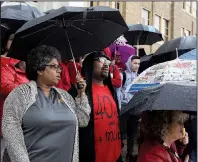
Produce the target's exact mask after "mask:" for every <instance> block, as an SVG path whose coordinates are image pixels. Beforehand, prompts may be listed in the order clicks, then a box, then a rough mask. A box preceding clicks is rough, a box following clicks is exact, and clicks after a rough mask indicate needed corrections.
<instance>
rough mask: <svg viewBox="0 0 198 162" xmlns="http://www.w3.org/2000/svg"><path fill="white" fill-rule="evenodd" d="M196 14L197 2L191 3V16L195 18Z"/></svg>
mask: <svg viewBox="0 0 198 162" xmlns="http://www.w3.org/2000/svg"><path fill="white" fill-rule="evenodd" d="M196 13H197V2H192V15H193V16H194V17H196V16H197V15H196Z"/></svg>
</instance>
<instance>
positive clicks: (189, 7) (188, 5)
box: [183, 2, 197, 17]
mask: <svg viewBox="0 0 198 162" xmlns="http://www.w3.org/2000/svg"><path fill="white" fill-rule="evenodd" d="M183 9H184V10H185V11H186V12H188V13H190V14H192V15H193V16H194V17H196V11H197V5H196V2H183Z"/></svg>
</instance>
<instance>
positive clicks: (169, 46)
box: [154, 36, 197, 55]
mask: <svg viewBox="0 0 198 162" xmlns="http://www.w3.org/2000/svg"><path fill="white" fill-rule="evenodd" d="M196 42H197V39H196V37H195V36H185V37H180V38H176V39H173V40H170V41H168V42H166V43H164V44H163V45H162V46H160V47H159V48H158V49H157V51H156V52H155V53H154V55H159V54H163V53H169V52H175V51H176V48H177V49H178V54H180V51H183V50H192V49H195V48H196Z"/></svg>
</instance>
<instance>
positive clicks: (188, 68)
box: [133, 59, 197, 84]
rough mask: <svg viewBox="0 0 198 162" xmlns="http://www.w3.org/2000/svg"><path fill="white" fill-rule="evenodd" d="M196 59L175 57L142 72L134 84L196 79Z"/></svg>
mask: <svg viewBox="0 0 198 162" xmlns="http://www.w3.org/2000/svg"><path fill="white" fill-rule="evenodd" d="M196 69H197V68H196V61H195V60H181V59H175V60H172V61H167V62H164V63H160V64H157V65H154V66H152V67H150V68H148V69H147V70H145V71H144V72H142V73H141V74H140V75H139V76H138V77H137V78H136V79H135V80H134V82H133V83H134V84H140V83H160V82H170V81H185V80H187V81H195V80H196Z"/></svg>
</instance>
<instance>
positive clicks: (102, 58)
mask: <svg viewBox="0 0 198 162" xmlns="http://www.w3.org/2000/svg"><path fill="white" fill-rule="evenodd" d="M94 60H95V61H99V62H101V63H103V64H104V63H105V64H107V65H108V66H109V65H110V64H111V61H110V60H108V59H107V58H105V57H97V58H95V59H94Z"/></svg>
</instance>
